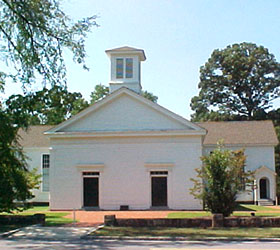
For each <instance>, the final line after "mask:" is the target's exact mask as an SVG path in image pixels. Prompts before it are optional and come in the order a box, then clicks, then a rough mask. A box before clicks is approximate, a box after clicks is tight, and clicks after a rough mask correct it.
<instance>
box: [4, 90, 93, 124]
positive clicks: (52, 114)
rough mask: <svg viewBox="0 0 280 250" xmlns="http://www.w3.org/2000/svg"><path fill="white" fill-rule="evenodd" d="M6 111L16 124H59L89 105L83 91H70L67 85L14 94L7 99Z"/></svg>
mask: <svg viewBox="0 0 280 250" xmlns="http://www.w3.org/2000/svg"><path fill="white" fill-rule="evenodd" d="M5 104H6V111H7V113H8V114H9V115H10V116H11V117H14V119H15V124H22V123H26V125H37V124H49V125H55V124H59V123H61V122H63V121H65V120H66V119H68V118H70V117H71V116H72V115H74V114H76V113H78V112H79V111H81V110H83V109H84V108H86V107H88V103H87V101H85V100H84V99H83V98H82V95H81V93H78V92H73V93H72V92H69V91H68V90H67V88H66V87H62V86H53V87H52V88H51V89H47V88H43V90H41V91H37V92H35V93H29V94H26V95H25V96H22V95H20V94H18V95H12V96H10V97H9V99H8V100H7V101H6V103H5Z"/></svg>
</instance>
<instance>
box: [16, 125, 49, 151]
mask: <svg viewBox="0 0 280 250" xmlns="http://www.w3.org/2000/svg"><path fill="white" fill-rule="evenodd" d="M52 127H53V126H52V125H36V126H30V127H29V128H28V129H27V131H26V130H23V129H19V131H18V135H19V136H20V139H19V143H20V145H21V146H22V147H25V148H30V147H49V146H50V142H49V139H48V138H47V136H45V135H44V132H45V131H46V130H49V129H51V128H52Z"/></svg>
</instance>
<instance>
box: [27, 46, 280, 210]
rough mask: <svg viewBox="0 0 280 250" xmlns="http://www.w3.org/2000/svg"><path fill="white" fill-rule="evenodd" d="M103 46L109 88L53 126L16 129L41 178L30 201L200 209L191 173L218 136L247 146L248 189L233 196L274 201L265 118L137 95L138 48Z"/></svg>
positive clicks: (273, 141)
mask: <svg viewBox="0 0 280 250" xmlns="http://www.w3.org/2000/svg"><path fill="white" fill-rule="evenodd" d="M106 53H107V55H108V56H109V58H110V62H111V79H110V83H109V84H110V91H111V93H110V95H109V96H107V97H106V98H104V99H103V100H101V101H99V102H97V103H95V104H93V105H92V106H90V107H88V108H87V109H85V110H83V111H82V112H80V113H79V114H77V115H75V116H73V117H72V118H70V119H69V120H67V121H65V122H63V123H61V124H59V125H57V126H55V127H43V126H41V127H40V126H37V127H36V126H35V127H33V128H32V127H31V129H30V131H29V132H28V133H27V134H24V133H23V132H22V133H23V134H22V138H23V139H22V141H23V146H24V149H25V151H26V153H27V155H29V156H31V157H29V158H30V160H29V165H30V167H31V168H32V167H37V168H38V169H39V172H40V173H41V174H42V178H43V182H42V187H41V189H40V190H39V191H37V193H36V197H35V199H34V201H37V202H43V201H49V202H50V208H51V209H52V210H65V209H69V210H70V209H83V208H85V209H86V208H91V209H105V210H119V209H133V210H138V209H139V210H146V209H163V208H168V209H179V210H181V209H184V210H185V209H186V210H200V209H202V204H201V202H200V201H198V200H196V199H194V197H193V196H192V195H191V194H190V190H189V189H190V188H191V187H192V185H193V183H192V182H191V181H190V178H195V177H196V172H195V169H196V168H199V167H200V166H201V160H200V157H201V156H202V155H205V154H209V153H210V152H211V151H212V150H213V149H214V148H215V146H216V143H217V141H218V140H220V139H223V140H224V143H225V146H226V147H227V148H230V149H237V148H245V149H246V151H245V154H246V155H247V166H246V168H247V169H250V170H255V171H256V173H255V187H256V188H255V190H254V192H251V193H248V192H244V194H242V195H240V197H239V200H241V201H246V202H255V203H261V202H267V203H271V204H272V203H273V202H275V197H276V181H275V163H274V147H275V146H276V145H277V143H278V140H277V137H276V134H275V131H274V127H273V124H272V122H271V121H259V122H207V123H192V122H190V121H188V120H186V119H184V118H182V117H181V116H178V115H176V114H175V113H173V112H171V111H169V110H167V109H165V108H164V107H162V106H160V105H158V104H156V103H153V102H151V101H149V100H147V99H146V98H144V97H142V96H141V81H140V79H141V62H143V61H145V59H146V56H145V53H144V51H143V50H141V49H135V48H131V47H121V48H117V49H112V50H107V51H106ZM35 132H36V133H38V136H35V137H36V138H34V136H32V133H35ZM30 138H34V141H32V142H30V141H28V140H30ZM32 143H33V144H32ZM40 144H42V147H40ZM32 145H33V146H32ZM38 165H39V166H38Z"/></svg>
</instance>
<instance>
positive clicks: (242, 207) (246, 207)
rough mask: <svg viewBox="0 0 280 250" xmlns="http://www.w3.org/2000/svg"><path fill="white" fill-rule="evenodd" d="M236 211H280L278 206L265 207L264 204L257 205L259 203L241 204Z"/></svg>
mask: <svg viewBox="0 0 280 250" xmlns="http://www.w3.org/2000/svg"><path fill="white" fill-rule="evenodd" d="M235 211H248V212H254V211H275V212H276V211H279V212H280V210H279V209H277V208H273V207H263V206H257V205H245V204H239V205H238V206H237V208H236V209H235Z"/></svg>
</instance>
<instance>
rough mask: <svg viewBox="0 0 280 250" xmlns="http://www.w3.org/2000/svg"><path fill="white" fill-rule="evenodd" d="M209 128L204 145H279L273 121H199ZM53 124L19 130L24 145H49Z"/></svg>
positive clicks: (202, 125) (201, 125) (200, 124)
mask: <svg viewBox="0 0 280 250" xmlns="http://www.w3.org/2000/svg"><path fill="white" fill-rule="evenodd" d="M197 125H199V126H200V127H202V128H205V129H206V130H207V134H206V136H205V138H204V141H203V145H205V146H207V145H209V146H211V145H216V144H217V141H219V140H221V139H223V140H224V144H226V145H277V144H278V139H277V136H276V133H275V130H274V126H273V123H272V121H235V122H199V123H197ZM52 127H53V126H49V125H38V126H31V127H30V128H29V129H28V130H27V132H26V131H24V130H20V131H19V135H20V137H21V140H20V143H21V145H22V146H23V147H49V140H48V138H47V136H45V135H44V134H43V133H44V132H45V131H47V130H49V129H51V128H52Z"/></svg>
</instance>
